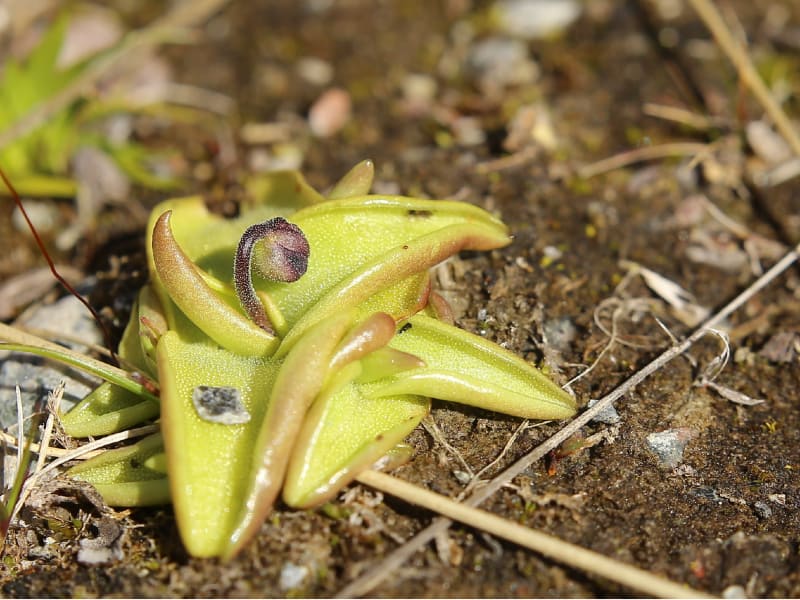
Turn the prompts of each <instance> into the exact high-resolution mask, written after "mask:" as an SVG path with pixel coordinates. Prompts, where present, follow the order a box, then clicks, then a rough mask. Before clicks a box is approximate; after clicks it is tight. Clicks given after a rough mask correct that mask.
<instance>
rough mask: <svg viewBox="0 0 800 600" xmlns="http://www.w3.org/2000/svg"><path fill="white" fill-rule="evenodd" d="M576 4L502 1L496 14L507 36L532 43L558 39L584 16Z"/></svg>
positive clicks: (549, 0)
mask: <svg viewBox="0 0 800 600" xmlns="http://www.w3.org/2000/svg"><path fill="white" fill-rule="evenodd" d="M581 10H582V7H581V4H580V3H579V2H576V1H575V0H500V2H497V4H496V5H495V12H496V15H497V20H498V22H499V23H500V27H501V28H502V29H503V31H505V32H506V33H509V34H511V35H515V36H519V37H521V38H525V39H528V40H533V39H538V38H542V37H547V36H550V35H555V34H557V33H559V32H560V31H563V30H564V29H566V28H567V27H568V26H569V25H570V24H571V23H572V22H573V21H574V20H575V19H577V18H578V17H579V16H580V14H581Z"/></svg>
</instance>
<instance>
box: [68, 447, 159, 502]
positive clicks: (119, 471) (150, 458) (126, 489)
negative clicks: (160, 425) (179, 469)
mask: <svg viewBox="0 0 800 600" xmlns="http://www.w3.org/2000/svg"><path fill="white" fill-rule="evenodd" d="M163 452H164V444H163V440H162V438H161V434H160V433H156V434H154V435H151V436H148V437H146V438H144V439H142V440H140V441H139V442H137V443H135V444H132V445H130V446H125V447H124V448H117V449H115V450H107V451H106V452H103V453H102V454H99V455H97V456H95V457H94V458H91V459H89V460H87V461H85V462H83V463H80V464H78V465H76V466H74V467H72V468H70V469H69V470H68V471H67V474H68V475H69V476H70V477H74V478H75V479H80V480H81V481H88V482H89V483H91V484H92V485H94V487H95V488H97V491H98V492H100V494H101V495H102V496H103V499H104V500H105V501H106V502H107V503H108V504H110V505H112V506H150V505H158V504H168V503H169V501H170V496H169V484H168V482H167V477H166V475H165V474H164V472H163V470H162V469H160V468H159V465H160V462H161V459H160V458H159V457H161V456H163Z"/></svg>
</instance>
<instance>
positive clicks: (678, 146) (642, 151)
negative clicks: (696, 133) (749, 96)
mask: <svg viewBox="0 0 800 600" xmlns="http://www.w3.org/2000/svg"><path fill="white" fill-rule="evenodd" d="M708 150H709V145H708V144H700V143H697V142H673V143H670V144H661V145H659V146H645V147H643V148H636V149H634V150H627V151H625V152H621V153H619V154H615V155H614V156H611V157H609V158H604V159H603V160H599V161H597V162H594V163H592V164H589V165H585V166H583V167H581V168H580V169H578V175H579V176H580V177H582V178H584V179H589V178H590V177H594V176H595V175H600V174H601V173H606V172H607V171H613V170H615V169H620V168H622V167H626V166H628V165H632V164H634V163H638V162H643V161H647V160H656V159H659V158H672V157H675V156H695V155H697V154H701V153H705V152H708Z"/></svg>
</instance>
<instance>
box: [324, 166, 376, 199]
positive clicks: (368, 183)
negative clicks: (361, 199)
mask: <svg viewBox="0 0 800 600" xmlns="http://www.w3.org/2000/svg"><path fill="white" fill-rule="evenodd" d="M374 177H375V165H374V164H373V163H372V161H371V160H362V161H361V162H360V163H358V164H357V165H356V166H355V167H353V168H352V169H350V170H349V171H348V172H347V174H346V175H345V176H344V177H342V178H341V179H340V180H339V182H338V183H337V184H336V185H335V186H333V189H332V190H331V191H330V193H329V194H328V200H340V199H342V198H351V197H353V196H366V195H367V194H369V189H370V188H371V187H372V180H373V179H374Z"/></svg>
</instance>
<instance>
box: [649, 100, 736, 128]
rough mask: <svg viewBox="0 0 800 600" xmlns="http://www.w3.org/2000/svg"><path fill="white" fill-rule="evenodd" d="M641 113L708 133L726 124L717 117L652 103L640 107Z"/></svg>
mask: <svg viewBox="0 0 800 600" xmlns="http://www.w3.org/2000/svg"><path fill="white" fill-rule="evenodd" d="M642 112H644V114H646V115H650V116H651V117H656V118H658V119H664V120H665V121H674V122H676V123H680V124H681V125H686V126H687V127H692V128H693V129H697V130H699V131H708V130H709V129H712V128H713V127H724V126H725V125H726V124H727V123H726V121H725V120H724V119H721V118H718V117H710V116H706V115H699V114H697V113H695V112H692V111H690V110H686V109H685V108H680V107H677V106H667V105H665V104H654V103H652V102H646V103H645V104H644V106H643V107H642Z"/></svg>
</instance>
